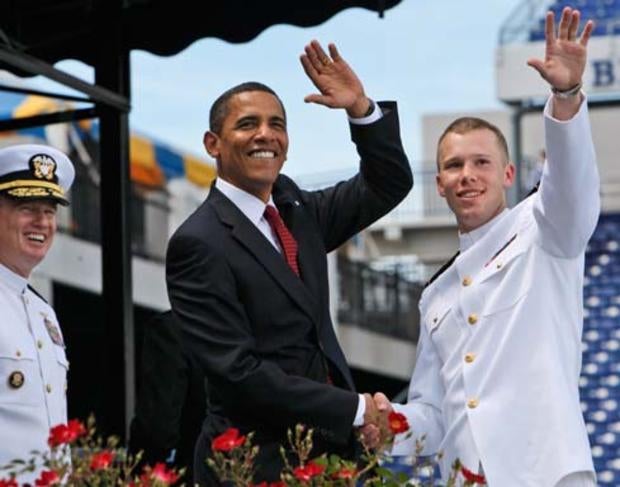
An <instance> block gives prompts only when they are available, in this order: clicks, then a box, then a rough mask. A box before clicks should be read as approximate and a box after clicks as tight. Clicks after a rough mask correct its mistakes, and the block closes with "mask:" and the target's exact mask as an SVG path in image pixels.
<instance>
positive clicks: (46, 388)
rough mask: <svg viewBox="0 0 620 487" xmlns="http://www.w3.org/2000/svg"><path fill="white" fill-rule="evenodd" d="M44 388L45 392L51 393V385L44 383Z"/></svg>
mask: <svg viewBox="0 0 620 487" xmlns="http://www.w3.org/2000/svg"><path fill="white" fill-rule="evenodd" d="M45 390H46V391H47V392H50V393H51V392H52V386H51V385H50V384H48V385H46V386H45Z"/></svg>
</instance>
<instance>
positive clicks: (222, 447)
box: [211, 428, 245, 451]
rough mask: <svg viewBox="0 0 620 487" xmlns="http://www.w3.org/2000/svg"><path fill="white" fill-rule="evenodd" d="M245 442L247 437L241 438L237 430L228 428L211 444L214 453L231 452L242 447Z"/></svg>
mask: <svg viewBox="0 0 620 487" xmlns="http://www.w3.org/2000/svg"><path fill="white" fill-rule="evenodd" d="M244 442H245V436H239V430H238V429H237V428H228V429H227V430H226V431H224V432H223V433H222V434H221V435H220V436H217V437H216V438H214V439H213V441H212V442H211V449H212V450H213V451H230V450H234V449H235V448H238V447H240V446H241V445H243V443H244Z"/></svg>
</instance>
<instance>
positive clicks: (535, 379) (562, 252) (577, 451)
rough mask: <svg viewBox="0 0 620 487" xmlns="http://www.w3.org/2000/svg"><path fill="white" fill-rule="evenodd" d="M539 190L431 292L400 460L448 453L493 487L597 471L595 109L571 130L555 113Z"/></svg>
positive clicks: (446, 460)
mask: <svg viewBox="0 0 620 487" xmlns="http://www.w3.org/2000/svg"><path fill="white" fill-rule="evenodd" d="M545 140H546V148H547V156H548V163H547V164H546V165H545V169H544V173H543V178H542V183H541V187H540V190H539V191H538V193H536V194H535V195H533V196H532V197H529V198H527V199H526V200H524V201H523V202H521V203H520V204H519V205H517V206H516V207H515V208H513V209H511V210H506V211H504V212H503V213H501V214H499V215H498V216H496V217H495V218H494V219H493V220H492V221H490V222H489V223H487V224H486V225H484V226H483V227H480V228H478V229H477V230H475V231H473V232H470V233H468V234H464V235H461V236H460V244H461V254H460V255H459V256H458V257H457V258H456V259H455V261H454V263H453V264H452V265H451V266H450V267H449V268H448V269H447V270H446V271H445V272H444V273H443V274H442V275H440V276H439V277H438V278H437V279H436V280H435V281H434V282H433V283H432V284H431V285H430V286H428V287H427V288H426V289H425V291H424V292H423V294H422V298H421V300H420V316H421V325H420V341H419V344H418V350H417V361H416V366H415V370H414V373H413V376H412V380H411V385H410V390H409V402H408V403H407V404H406V405H395V409H397V410H399V411H401V412H403V413H404V414H405V415H406V416H407V417H408V419H409V422H410V424H411V425H412V428H413V432H414V434H413V436H412V437H411V438H409V439H403V440H401V439H400V438H397V443H396V445H395V447H394V450H393V453H394V454H397V455H399V454H412V453H413V451H414V448H415V445H414V440H415V438H418V437H419V436H420V435H422V434H426V435H427V437H426V441H425V452H424V453H426V454H432V453H436V452H438V451H443V454H444V455H443V457H442V459H441V468H442V475H443V476H444V479H445V478H446V477H447V475H448V473H449V471H450V468H451V465H452V463H453V462H454V460H455V459H456V458H459V459H460V460H461V461H462V462H463V464H464V465H465V466H466V467H468V468H469V469H470V470H474V471H476V470H477V469H478V465H479V463H481V464H482V467H483V468H484V473H485V476H486V478H487V481H488V485H490V486H491V487H552V486H555V485H556V484H558V482H560V480H561V479H563V478H565V477H566V476H568V475H570V474H572V473H575V472H589V474H588V475H590V476H593V472H594V468H593V463H592V458H591V454H590V446H589V443H588V436H587V432H586V428H585V423H584V420H583V416H582V413H581V408H580V403H579V390H578V380H579V373H580V370H581V333H582V327H583V303H582V294H583V289H582V288H583V272H584V252H585V247H586V244H587V241H588V239H589V238H590V236H591V235H592V233H593V231H594V228H595V226H596V222H597V219H598V214H599V208H600V202H599V177H598V172H597V168H596V162H595V155H594V148H593V144H592V139H591V134H590V126H589V120H588V116H587V103H586V102H585V101H584V102H583V103H582V106H581V108H580V110H579V113H578V114H577V115H575V117H573V119H571V120H570V121H566V122H563V121H558V120H555V119H553V118H552V117H551V115H550V106H549V102H548V103H547V106H546V107H545Z"/></svg>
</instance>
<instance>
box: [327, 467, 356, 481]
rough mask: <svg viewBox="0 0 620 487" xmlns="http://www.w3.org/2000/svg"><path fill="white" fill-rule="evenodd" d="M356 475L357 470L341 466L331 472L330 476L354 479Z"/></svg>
mask: <svg viewBox="0 0 620 487" xmlns="http://www.w3.org/2000/svg"><path fill="white" fill-rule="evenodd" d="M356 475H357V470H355V469H354V468H347V467H342V468H341V469H340V470H338V471H337V472H334V473H333V474H332V478H334V479H343V480H351V479H354V478H355V476H356Z"/></svg>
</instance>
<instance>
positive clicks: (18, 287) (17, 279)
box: [0, 264, 28, 293]
mask: <svg viewBox="0 0 620 487" xmlns="http://www.w3.org/2000/svg"><path fill="white" fill-rule="evenodd" d="M0 280H1V281H2V282H3V283H5V284H6V285H7V286H8V287H10V288H11V289H13V290H15V292H17V293H23V292H24V291H25V290H26V288H27V287H28V279H26V278H25V277H22V276H20V275H19V274H16V273H15V272H13V271H12V270H10V269H9V268H8V267H5V266H3V265H2V264H0Z"/></svg>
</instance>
